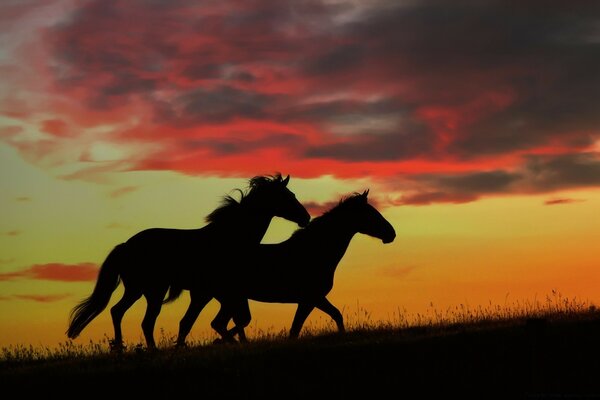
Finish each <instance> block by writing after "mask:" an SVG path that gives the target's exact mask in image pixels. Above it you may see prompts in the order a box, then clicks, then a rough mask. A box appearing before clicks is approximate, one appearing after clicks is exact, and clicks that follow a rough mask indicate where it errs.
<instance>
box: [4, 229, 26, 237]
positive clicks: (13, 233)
mask: <svg viewBox="0 0 600 400" xmlns="http://www.w3.org/2000/svg"><path fill="white" fill-rule="evenodd" d="M21 233H23V232H21V231H20V230H18V229H13V230H12V231H7V232H4V234H5V235H6V236H19V235H20V234H21Z"/></svg>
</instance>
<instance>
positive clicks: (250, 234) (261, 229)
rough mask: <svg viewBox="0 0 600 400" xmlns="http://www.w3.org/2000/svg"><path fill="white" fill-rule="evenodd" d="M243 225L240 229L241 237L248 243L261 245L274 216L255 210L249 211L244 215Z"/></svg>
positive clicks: (243, 213) (244, 212)
mask: <svg viewBox="0 0 600 400" xmlns="http://www.w3.org/2000/svg"><path fill="white" fill-rule="evenodd" d="M241 214H242V218H241V222H242V223H241V224H240V226H239V227H238V231H239V233H240V237H241V238H243V240H245V241H247V242H248V243H256V244H258V243H260V242H261V241H262V239H263V237H264V236H265V233H267V229H268V228H269V224H270V223H271V220H272V219H273V215H270V214H268V213H265V212H261V211H258V210H255V209H247V210H244V211H243V212H242V213H241Z"/></svg>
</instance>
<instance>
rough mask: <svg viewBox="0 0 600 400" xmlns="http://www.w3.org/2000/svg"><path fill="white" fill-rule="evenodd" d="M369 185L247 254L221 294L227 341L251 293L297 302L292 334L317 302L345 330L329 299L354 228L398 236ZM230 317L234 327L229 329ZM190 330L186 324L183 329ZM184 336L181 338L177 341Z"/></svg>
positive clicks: (219, 324)
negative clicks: (375, 203)
mask: <svg viewBox="0 0 600 400" xmlns="http://www.w3.org/2000/svg"><path fill="white" fill-rule="evenodd" d="M368 194H369V191H368V190H366V191H364V192H363V193H360V194H359V193H355V194H353V195H351V196H349V197H346V198H343V199H342V200H341V201H340V202H339V204H338V205H336V206H335V207H333V208H332V209H330V210H329V211H327V212H325V213H323V214H322V215H321V216H319V217H317V218H314V219H313V220H312V221H311V222H310V223H309V224H308V225H307V226H306V227H303V228H300V229H298V230H297V231H295V232H294V233H293V234H292V236H291V237H290V238H289V239H287V240H285V241H283V242H281V243H276V244H260V245H259V246H258V247H256V248H255V251H253V252H251V253H249V254H248V256H247V257H246V260H245V263H246V264H247V265H246V266H245V267H244V268H240V269H239V275H238V277H237V279H236V280H235V282H233V283H232V284H231V285H230V286H228V288H229V292H227V293H225V297H224V298H217V300H219V302H220V303H221V309H220V310H219V312H218V314H217V316H216V317H215V319H214V320H213V321H212V323H211V325H212V327H213V328H214V329H215V330H216V331H217V332H218V333H219V334H221V336H223V339H224V340H226V341H232V340H233V335H234V334H236V333H237V334H239V339H240V341H245V340H246V339H245V334H244V328H245V327H246V326H247V325H248V323H249V322H250V318H251V316H250V309H249V307H248V299H251V300H255V301H260V302H268V303H293V304H298V308H297V311H296V314H295V316H294V320H293V322H292V327H291V329H290V337H292V338H296V337H298V335H299V334H300V331H301V329H302V326H303V324H304V322H305V321H306V318H307V317H308V316H309V314H310V313H311V312H312V310H313V309H314V308H318V309H319V310H321V311H323V312H325V313H326V314H328V315H329V316H330V317H331V318H332V319H333V320H334V321H335V323H336V325H337V328H338V330H339V331H340V332H344V330H345V328H344V319H343V316H342V313H341V312H340V311H339V310H338V309H337V308H336V307H335V306H334V305H333V304H331V302H329V300H327V297H326V296H327V294H328V293H329V292H330V291H331V289H332V288H333V282H334V275H335V271H336V268H337V266H338V264H339V262H340V261H341V260H342V258H343V257H344V254H345V253H346V250H347V249H348V246H349V245H350V242H351V240H352V238H353V237H354V235H355V234H357V233H361V234H365V235H368V236H372V237H374V238H378V239H380V240H381V241H382V242H383V243H391V242H393V241H394V239H395V237H396V232H395V230H394V228H393V227H392V225H391V224H390V223H389V222H388V221H387V220H386V219H385V218H384V217H383V216H382V215H381V214H380V213H379V211H377V210H376V209H375V208H374V207H373V206H372V205H371V204H369V202H368ZM231 318H234V323H235V327H234V328H232V329H231V330H229V331H228V330H227V325H228V323H229V321H230V319H231ZM186 331H189V329H188V328H185V329H184V332H186ZM181 340H185V338H179V339H178V341H181Z"/></svg>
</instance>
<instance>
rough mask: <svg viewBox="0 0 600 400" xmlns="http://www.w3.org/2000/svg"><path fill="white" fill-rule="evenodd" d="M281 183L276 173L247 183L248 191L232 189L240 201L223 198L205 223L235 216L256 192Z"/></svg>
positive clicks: (281, 179)
mask: <svg viewBox="0 0 600 400" xmlns="http://www.w3.org/2000/svg"><path fill="white" fill-rule="evenodd" d="M281 182H283V178H282V177H281V174H280V173H276V174H274V175H262V176H255V177H254V178H251V179H250V180H249V181H248V189H247V190H246V191H243V190H241V189H234V190H233V191H236V192H238V193H239V194H240V200H239V201H238V200H236V199H235V198H234V197H233V196H231V195H228V194H227V195H225V196H223V198H222V200H221V203H220V206H219V207H217V208H216V209H214V210H213V211H212V212H211V213H210V214H208V216H206V218H205V220H206V222H207V223H214V222H219V221H223V220H226V219H229V218H231V217H232V216H234V215H236V214H237V212H238V211H239V208H240V207H239V206H241V205H242V204H243V203H244V202H245V201H246V200H247V199H248V198H249V197H251V196H252V195H253V194H254V193H256V192H257V191H258V190H260V189H262V188H264V187H266V186H269V185H273V184H276V183H281Z"/></svg>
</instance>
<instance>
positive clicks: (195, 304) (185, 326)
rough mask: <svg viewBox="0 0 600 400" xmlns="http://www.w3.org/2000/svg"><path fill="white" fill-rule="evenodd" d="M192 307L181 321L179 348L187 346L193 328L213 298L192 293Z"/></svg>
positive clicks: (178, 339)
mask: <svg viewBox="0 0 600 400" xmlns="http://www.w3.org/2000/svg"><path fill="white" fill-rule="evenodd" d="M190 298H191V302H190V306H189V307H188V309H187V311H186V312H185V315H184V316H183V318H182V319H181V321H179V334H178V335H177V346H185V338H186V337H187V335H188V334H189V333H190V331H191V330H192V326H193V325H194V322H196V319H197V318H198V315H200V313H201V312H202V310H203V309H204V307H205V306H206V305H207V304H208V302H209V301H210V300H211V299H212V296H207V295H201V294H198V293H197V292H194V291H190Z"/></svg>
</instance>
